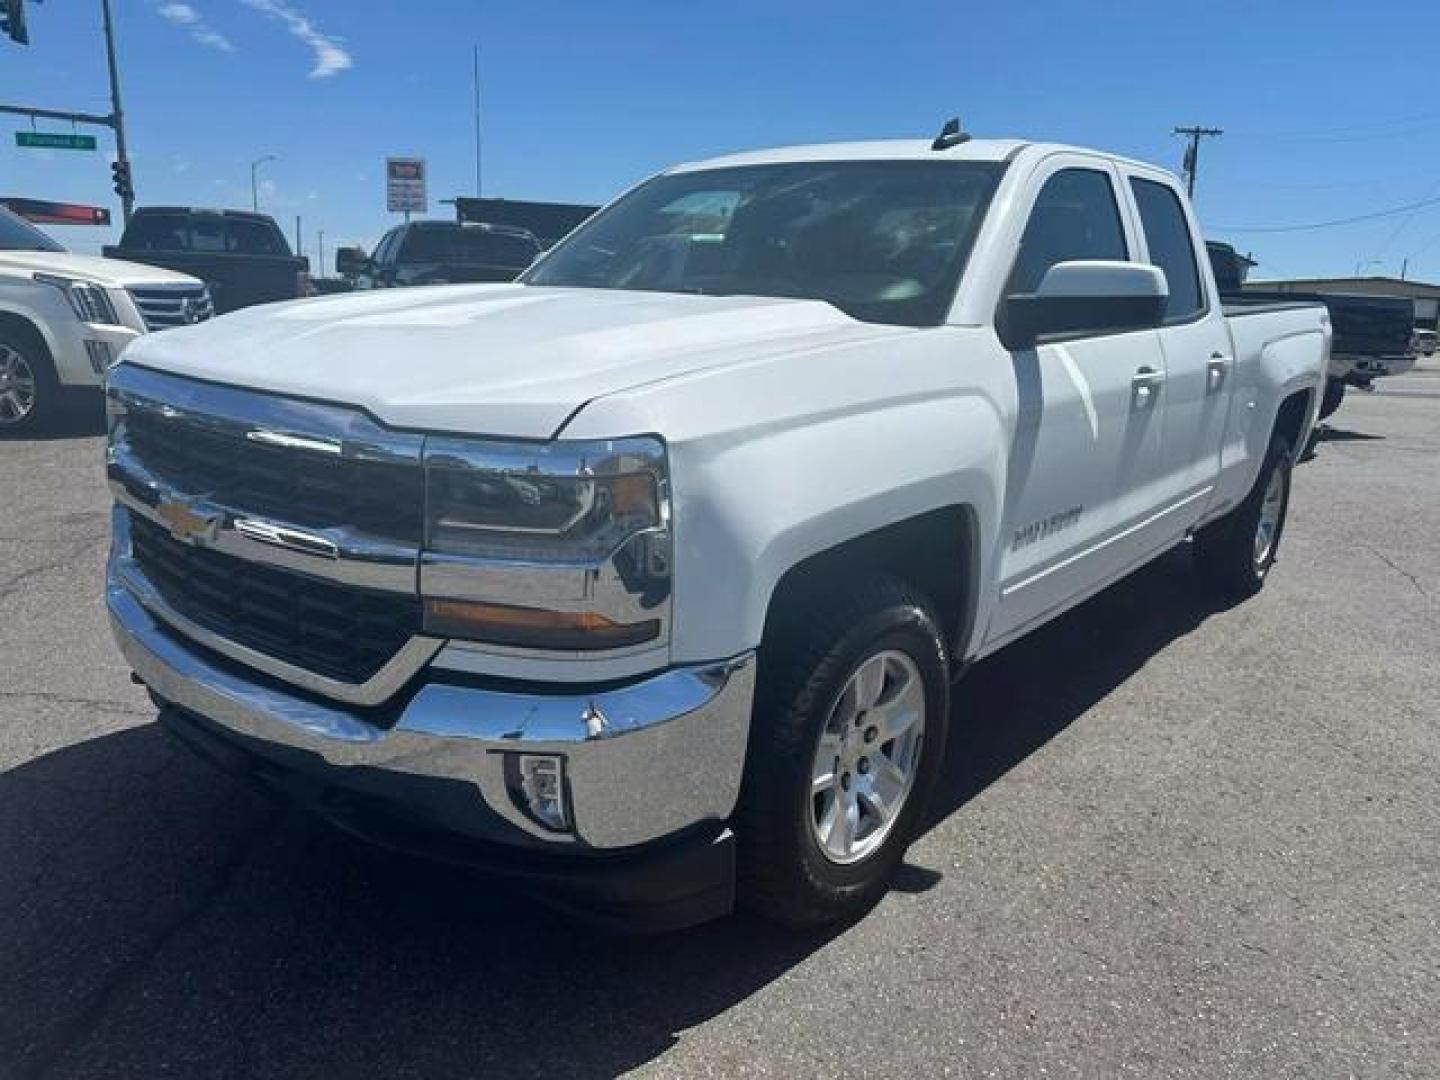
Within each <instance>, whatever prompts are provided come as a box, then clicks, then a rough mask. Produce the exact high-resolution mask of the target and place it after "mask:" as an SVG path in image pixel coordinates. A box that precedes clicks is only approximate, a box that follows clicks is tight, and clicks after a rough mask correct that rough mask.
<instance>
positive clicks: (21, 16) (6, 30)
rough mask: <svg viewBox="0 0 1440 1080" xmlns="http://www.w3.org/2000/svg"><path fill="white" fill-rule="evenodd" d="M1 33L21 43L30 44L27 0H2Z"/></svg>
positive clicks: (0, 7)
mask: <svg viewBox="0 0 1440 1080" xmlns="http://www.w3.org/2000/svg"><path fill="white" fill-rule="evenodd" d="M0 34H4V35H5V36H6V37H8V38H9V39H10V40H11V41H14V42H17V43H18V44H20V45H29V44H30V32H29V31H28V30H26V29H25V0H0Z"/></svg>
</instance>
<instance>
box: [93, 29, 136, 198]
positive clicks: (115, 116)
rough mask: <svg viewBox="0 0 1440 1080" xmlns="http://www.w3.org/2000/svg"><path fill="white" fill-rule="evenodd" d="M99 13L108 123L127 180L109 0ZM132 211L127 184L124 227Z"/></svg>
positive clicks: (127, 162)
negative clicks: (106, 76) (107, 71)
mask: <svg viewBox="0 0 1440 1080" xmlns="http://www.w3.org/2000/svg"><path fill="white" fill-rule="evenodd" d="M100 12H101V14H102V15H103V16H104V19H105V62H106V64H108V65H109V68H110V123H111V126H112V127H113V128H114V129H115V160H116V161H117V162H118V163H119V164H120V165H121V166H122V169H121V172H122V173H123V174H124V175H125V176H126V177H127V178H128V177H129V176H130V175H131V173H130V158H129V156H128V155H127V154H126V152H125V111H124V110H123V109H122V108H121V107H120V72H119V69H118V68H116V66H115V25H114V23H113V21H112V20H111V18H110V0H100ZM134 209H135V190H134V188H132V187H131V186H130V184H129V183H127V184H125V185H124V190H123V191H122V192H121V193H120V214H121V216H122V217H123V218H124V219H125V224H126V225H129V224H130V214H131V211H133V210H134Z"/></svg>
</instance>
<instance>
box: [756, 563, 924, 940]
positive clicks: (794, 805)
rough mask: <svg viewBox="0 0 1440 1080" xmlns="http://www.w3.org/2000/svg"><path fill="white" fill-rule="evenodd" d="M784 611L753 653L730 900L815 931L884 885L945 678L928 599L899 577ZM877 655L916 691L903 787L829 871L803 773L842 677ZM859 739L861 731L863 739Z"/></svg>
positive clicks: (909, 828)
mask: <svg viewBox="0 0 1440 1080" xmlns="http://www.w3.org/2000/svg"><path fill="white" fill-rule="evenodd" d="M788 607H789V608H790V609H791V610H789V611H786V612H783V613H780V614H779V616H778V617H777V618H776V619H775V621H774V625H772V626H771V628H770V629H769V630H768V631H767V638H766V642H765V645H764V646H763V648H762V650H761V655H760V668H759V689H758V692H757V697H756V707H755V712H754V717H753V719H752V722H751V733H750V743H749V747H748V750H747V754H746V769H745V782H744V785H743V789H742V792H741V796H740V804H739V806H738V808H737V810H736V817H735V824H736V830H735V831H736V836H737V840H738V843H739V866H740V901H741V903H742V904H743V905H745V906H746V907H748V908H750V909H751V910H753V911H756V912H757V913H759V914H761V915H763V916H764V917H766V918H769V919H772V920H774V921H776V922H780V923H783V924H785V925H788V926H793V927H818V926H825V925H828V924H833V923H837V922H841V921H844V920H847V919H850V918H853V917H855V916H857V915H859V914H861V913H862V912H864V911H865V910H866V909H868V908H869V907H870V906H871V905H872V904H874V903H875V901H877V900H878V899H879V898H880V897H881V896H882V895H884V893H885V891H886V889H887V888H888V886H889V881H890V878H891V876H892V874H893V872H894V870H895V868H896V867H897V866H898V865H899V863H900V861H901V860H902V859H903V858H904V856H905V850H906V848H907V847H908V846H909V844H910V841H911V840H912V839H913V838H914V836H915V832H916V829H917V827H918V825H919V823H920V822H921V821H922V820H923V814H924V810H925V803H926V801H927V799H928V796H929V793H930V790H931V788H932V787H933V786H934V783H935V777H936V775H937V774H938V772H939V769H940V763H941V761H942V760H943V758H944V752H945V736H946V728H947V725H948V720H949V711H950V698H949V692H950V680H949V671H948V662H947V658H946V648H945V642H944V638H943V635H942V634H941V632H940V629H939V625H938V622H937V620H936V618H935V615H934V613H933V611H932V609H931V606H930V603H929V601H928V600H927V599H926V598H925V597H924V596H923V595H921V594H920V593H919V592H918V591H916V590H915V589H913V588H911V587H910V586H908V585H906V584H904V583H902V582H900V581H897V580H894V579H892V578H874V579H870V580H869V581H867V582H863V583H861V584H860V586H859V587H858V588H842V589H833V588H831V589H825V590H814V591H813V592H811V593H810V594H808V595H807V596H806V597H805V599H803V600H798V599H794V598H792V601H791V602H790V603H789V604H788ZM889 651H894V652H898V653H902V654H903V655H904V657H906V658H908V659H909V660H910V661H912V662H913V665H914V669H915V671H916V672H917V673H918V677H919V683H920V686H921V687H923V689H924V692H925V703H924V710H923V713H924V724H925V726H924V729H923V733H922V734H921V736H920V739H919V746H918V750H917V751H916V753H917V754H918V760H916V761H915V763H914V765H913V775H914V780H913V782H912V784H911V786H910V788H909V794H908V796H906V797H905V798H904V800H903V803H902V805H901V808H900V810H899V812H898V814H896V815H895V817H894V819H893V821H894V824H893V825H891V826H890V827H889V832H888V834H886V835H884V838H883V840H881V841H878V846H877V847H875V849H874V850H873V851H870V852H869V853H868V854H866V855H865V856H864V857H863V858H860V859H859V860H858V861H856V862H851V863H838V862H835V861H832V860H831V859H830V858H829V857H827V856H826V855H825V854H824V852H823V851H822V849H821V846H820V841H819V840H818V839H817V838H816V836H815V829H814V828H813V827H812V823H811V821H812V819H811V815H812V814H813V813H815V812H816V810H815V807H816V803H815V799H816V796H815V795H814V794H813V793H812V788H811V770H812V765H813V763H814V759H815V755H816V751H817V748H818V746H819V738H820V734H821V730H822V728H824V727H825V726H826V724H827V722H828V721H829V720H830V717H831V711H832V708H834V707H836V705H837V702H838V699H839V697H840V694H841V691H842V689H843V688H844V687H845V686H846V684H847V682H848V681H849V679H850V676H851V675H852V674H854V673H855V672H856V671H857V670H858V669H859V667H860V666H861V661H863V660H865V659H867V658H873V657H875V656H876V655H877V654H879V653H881V652H889ZM907 677H908V676H907ZM856 723H857V725H858V724H860V721H859V720H857V721H856ZM870 735H873V732H866V733H864V738H865V740H866V741H867V742H868V740H869V737H870ZM847 790H848V788H847Z"/></svg>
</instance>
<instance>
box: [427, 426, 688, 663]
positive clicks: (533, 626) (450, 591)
mask: <svg viewBox="0 0 1440 1080" xmlns="http://www.w3.org/2000/svg"><path fill="white" fill-rule="evenodd" d="M425 474H426V529H425V552H426V558H427V569H428V568H429V567H437V570H436V571H435V572H432V573H430V574H426V573H425V572H423V571H422V591H423V592H425V594H426V606H425V612H426V615H425V621H426V626H427V628H429V629H430V630H431V631H432V632H434V633H444V634H448V635H451V636H458V637H467V638H471V639H474V640H481V641H486V642H489V643H492V644H499V645H507V646H513V647H519V648H538V649H549V650H559V651H583V650H595V649H617V648H625V647H631V646H635V645H640V644H644V643H646V642H653V641H655V640H656V639H657V638H659V637H660V636H661V634H662V632H663V630H664V625H665V615H666V613H667V612H668V604H669V595H670V584H669V577H670V558H669V552H670V534H669V525H670V512H669V502H668V499H669V492H668V479H667V473H666V466H665V447H664V444H663V443H661V442H660V441H659V440H658V439H651V438H643V437H642V438H629V439H614V440H601V441H596V442H569V443H567V442H555V443H546V444H521V443H500V442H488V441H485V442H482V441H478V440H462V439H438V440H433V441H432V442H431V443H430V444H429V445H428V446H427V448H426V454H425ZM521 581H523V582H525V583H526V586H527V588H526V589H524V590H519V589H517V588H516V587H515V583H518V582H521ZM577 581H578V582H582V583H584V587H583V588H582V589H579V590H577V588H576V586H575V583H576V582H577ZM433 583H443V584H433ZM432 585H433V587H432Z"/></svg>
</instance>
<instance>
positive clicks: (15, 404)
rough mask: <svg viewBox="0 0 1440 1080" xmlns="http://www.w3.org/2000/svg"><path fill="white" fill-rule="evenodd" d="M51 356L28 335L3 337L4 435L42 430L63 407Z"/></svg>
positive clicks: (0, 390)
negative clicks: (60, 406)
mask: <svg viewBox="0 0 1440 1080" xmlns="http://www.w3.org/2000/svg"><path fill="white" fill-rule="evenodd" d="M59 397H60V386H59V382H58V381H57V380H56V378H55V372H54V369H53V368H52V367H51V366H50V357H49V356H48V355H47V354H46V353H45V351H44V349H43V348H41V347H39V346H38V345H37V343H35V342H32V341H30V340H28V338H27V337H26V336H25V335H14V336H0V435H22V434H24V433H26V432H30V431H35V430H37V429H39V428H40V427H42V426H43V425H44V424H45V423H46V422H48V420H49V419H50V417H51V415H52V414H53V413H54V412H55V411H56V410H57V409H58V407H59Z"/></svg>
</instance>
